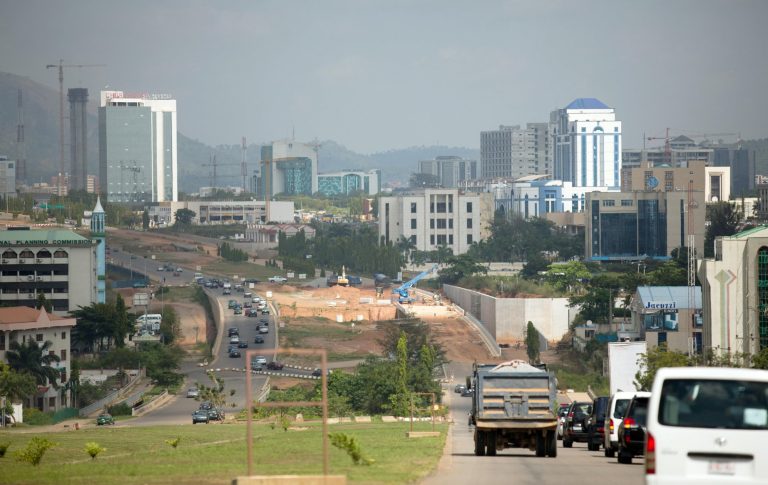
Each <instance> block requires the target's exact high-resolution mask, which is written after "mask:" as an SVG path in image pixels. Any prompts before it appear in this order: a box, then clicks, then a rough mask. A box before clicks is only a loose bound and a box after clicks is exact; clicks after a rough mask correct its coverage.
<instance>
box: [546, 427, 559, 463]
mask: <svg viewBox="0 0 768 485" xmlns="http://www.w3.org/2000/svg"><path fill="white" fill-rule="evenodd" d="M547 456H548V457H550V458H555V457H556V456H557V433H556V432H554V431H547Z"/></svg>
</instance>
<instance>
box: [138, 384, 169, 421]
mask: <svg viewBox="0 0 768 485" xmlns="http://www.w3.org/2000/svg"><path fill="white" fill-rule="evenodd" d="M167 396H168V389H166V390H164V391H163V392H162V393H160V394H158V395H157V396H155V398H154V399H152V400H151V401H149V402H148V403H144V404H142V405H141V406H139V407H137V408H133V409H131V416H141V415H143V414H145V413H147V412H148V411H152V410H153V409H155V408H156V407H158V406H160V404H162V403H163V402H164V399H165V398H166V397H167Z"/></svg>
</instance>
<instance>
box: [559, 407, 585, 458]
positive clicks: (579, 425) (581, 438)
mask: <svg viewBox="0 0 768 485" xmlns="http://www.w3.org/2000/svg"><path fill="white" fill-rule="evenodd" d="M590 414H592V403H591V402H584V401H574V402H572V403H571V405H570V407H568V414H566V415H565V431H564V432H563V446H564V447H566V448H571V447H572V446H573V442H574V441H576V442H578V443H587V442H588V441H589V431H588V430H587V421H588V420H589V415H590Z"/></svg>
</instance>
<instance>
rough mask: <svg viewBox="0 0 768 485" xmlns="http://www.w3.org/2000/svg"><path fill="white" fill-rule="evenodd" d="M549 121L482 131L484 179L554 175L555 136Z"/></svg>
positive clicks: (481, 149) (481, 150)
mask: <svg viewBox="0 0 768 485" xmlns="http://www.w3.org/2000/svg"><path fill="white" fill-rule="evenodd" d="M549 132H550V127H549V124H548V123H528V124H527V125H525V128H521V127H520V126H519V125H514V126H505V125H500V126H499V129H498V130H493V131H483V132H481V133H480V165H481V171H482V177H483V178H499V177H503V178H512V179H516V178H519V177H524V176H526V175H545V174H546V175H551V174H552V141H551V140H552V139H551V136H550V133H549Z"/></svg>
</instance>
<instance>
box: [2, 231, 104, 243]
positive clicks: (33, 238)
mask: <svg viewBox="0 0 768 485" xmlns="http://www.w3.org/2000/svg"><path fill="white" fill-rule="evenodd" d="M90 243H91V240H90V239H88V238H87V237H83V236H81V235H80V234H78V233H76V232H73V231H68V230H65V229H48V230H34V229H30V230H22V231H7V230H6V231H0V245H12V244H44V245H48V244H55V245H59V246H69V245H73V244H74V245H78V246H84V245H89V244H90Z"/></svg>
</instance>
